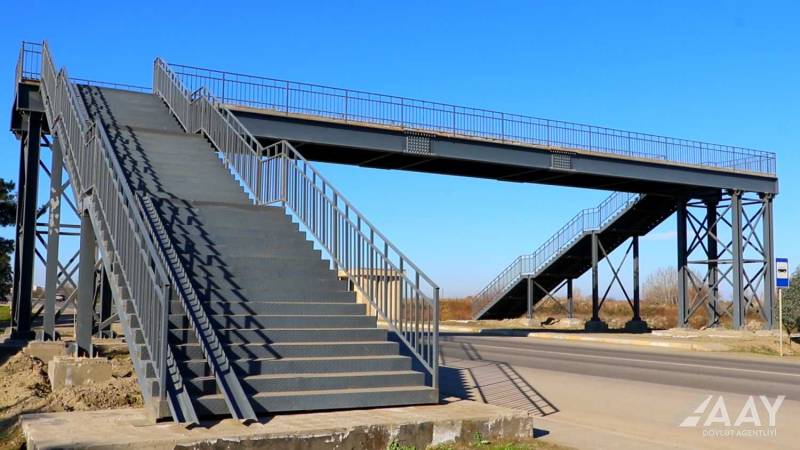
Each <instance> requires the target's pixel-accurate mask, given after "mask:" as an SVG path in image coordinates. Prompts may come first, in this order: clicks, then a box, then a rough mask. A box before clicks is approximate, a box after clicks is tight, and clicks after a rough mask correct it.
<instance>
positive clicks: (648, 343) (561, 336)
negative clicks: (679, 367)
mask: <svg viewBox="0 0 800 450" xmlns="http://www.w3.org/2000/svg"><path fill="white" fill-rule="evenodd" d="M528 337H530V338H535V339H548V340H560V341H575V342H596V343H601V344H615V345H633V346H639V347H660V348H672V349H678V350H693V351H703V352H723V351H728V350H730V347H729V346H727V345H724V344H718V343H713V342H702V343H701V342H672V341H668V340H664V339H661V340H659V339H653V338H641V337H628V336H608V335H604V334H597V335H586V334H572V333H547V332H535V333H529V334H528Z"/></svg>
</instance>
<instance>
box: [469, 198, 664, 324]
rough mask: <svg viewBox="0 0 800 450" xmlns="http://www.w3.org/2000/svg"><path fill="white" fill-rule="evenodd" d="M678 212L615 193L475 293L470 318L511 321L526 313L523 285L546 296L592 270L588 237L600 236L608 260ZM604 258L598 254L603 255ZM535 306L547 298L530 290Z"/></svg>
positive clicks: (659, 201) (653, 200)
mask: <svg viewBox="0 0 800 450" xmlns="http://www.w3.org/2000/svg"><path fill="white" fill-rule="evenodd" d="M676 208H677V203H676V201H675V199H673V198H669V197H662V196H657V195H648V194H630V193H625V192H615V193H613V194H611V195H610V196H609V197H607V198H606V199H605V200H603V202H601V203H600V204H599V205H598V206H597V207H595V208H589V209H584V210H582V211H581V212H580V213H578V214H577V215H575V216H574V217H573V218H572V219H571V220H570V221H569V222H567V224H566V225H564V227H562V228H561V229H560V230H559V231H558V232H556V233H555V234H554V235H553V236H552V237H550V239H548V240H547V241H546V242H545V243H544V244H543V245H542V246H541V247H539V248H538V249H537V250H536V251H535V252H533V253H531V254H529V255H522V256H519V257H518V258H517V259H515V260H514V261H513V262H512V263H511V264H510V265H509V266H508V267H506V268H505V269H504V270H503V271H502V272H500V274H499V275H497V277H495V278H494V279H493V280H492V281H491V282H489V284H488V285H487V286H486V287H484V288H483V290H481V292H479V293H478V294H477V295H476V296H475V298H474V300H473V303H472V315H473V318H474V319H475V320H479V319H511V318H517V317H520V316H521V315H523V314H525V312H526V311H527V307H528V301H527V279H528V278H532V279H533V280H534V281H535V282H536V283H538V284H539V286H541V287H542V288H544V289H546V290H547V291H548V292H549V291H551V290H553V289H555V288H557V287H558V286H559V285H561V283H562V282H563V281H564V280H566V279H575V278H578V277H579V276H581V275H582V274H584V273H585V272H586V271H587V270H589V269H590V268H591V267H592V259H591V237H592V234H594V233H596V234H598V237H599V238H600V241H601V242H602V243H603V247H604V248H605V250H606V251H607V252H608V253H609V254H610V253H611V252H612V251H613V250H614V249H616V248H617V247H619V246H620V245H621V244H622V243H623V242H625V240H627V239H628V238H630V237H631V236H642V235H644V234H647V232H649V231H650V230H652V229H653V228H655V227H657V226H658V225H659V224H660V223H662V222H663V221H664V220H666V219H667V218H668V217H669V216H670V215H672V213H673V212H675V210H676ZM601 257H602V254H601ZM533 295H534V297H533V303H534V305H536V304H537V303H538V302H539V301H541V300H542V299H543V298H545V297H546V296H547V292H542V290H541V289H534V293H533Z"/></svg>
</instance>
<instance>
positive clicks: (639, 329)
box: [625, 320, 650, 333]
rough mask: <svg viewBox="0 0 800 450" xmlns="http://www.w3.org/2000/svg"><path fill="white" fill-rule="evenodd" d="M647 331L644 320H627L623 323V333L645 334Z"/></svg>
mask: <svg viewBox="0 0 800 450" xmlns="http://www.w3.org/2000/svg"><path fill="white" fill-rule="evenodd" d="M649 329H650V328H649V327H648V326H647V322H645V321H644V320H629V321H628V322H626V323H625V331H630V332H632V333H645V332H647V331H648V330H649Z"/></svg>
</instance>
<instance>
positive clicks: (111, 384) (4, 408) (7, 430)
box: [0, 352, 143, 450]
mask: <svg viewBox="0 0 800 450" xmlns="http://www.w3.org/2000/svg"><path fill="white" fill-rule="evenodd" d="M111 364H112V374H113V378H112V379H111V380H109V381H107V382H104V383H96V384H89V385H84V386H72V387H68V388H65V389H62V390H61V391H59V392H51V390H50V380H49V379H48V378H47V369H46V367H45V365H44V364H43V363H42V362H41V361H39V360H38V359H35V358H32V357H30V356H29V355H27V354H25V353H23V352H19V353H17V354H16V355H14V356H12V357H11V358H9V360H8V361H6V363H5V364H3V365H2V366H0V450H10V449H18V448H22V447H23V446H24V444H25V439H24V437H23V436H22V432H21V429H20V427H19V417H20V415H22V414H31V413H38V412H59V411H88V410H98V409H112V408H126V407H133V408H135V407H140V406H142V404H143V402H142V395H141V393H140V391H139V385H138V383H137V382H136V378H135V376H134V373H133V365H132V364H131V360H130V357H129V356H128V355H127V354H125V353H120V354H115V355H113V358H112V360H111Z"/></svg>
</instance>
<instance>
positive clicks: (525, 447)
mask: <svg viewBox="0 0 800 450" xmlns="http://www.w3.org/2000/svg"><path fill="white" fill-rule="evenodd" d="M569 448H570V447H564V446H561V445H557V444H553V443H550V442H545V441H542V440H539V439H515V440H504V441H497V442H489V441H484V440H480V441H477V440H476V441H475V442H470V443H469V444H442V445H437V446H434V447H430V448H429V450H567V449H569Z"/></svg>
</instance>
